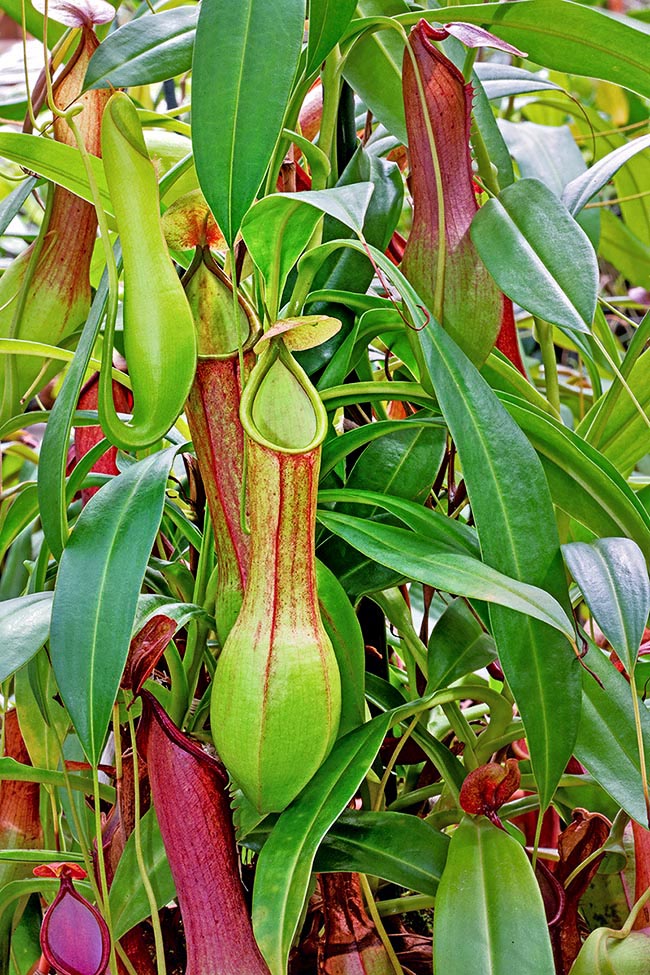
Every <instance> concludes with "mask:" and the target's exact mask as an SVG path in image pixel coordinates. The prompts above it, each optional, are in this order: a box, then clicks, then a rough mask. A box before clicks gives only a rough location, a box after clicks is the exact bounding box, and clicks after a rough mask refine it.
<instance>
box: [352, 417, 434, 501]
mask: <svg viewBox="0 0 650 975" xmlns="http://www.w3.org/2000/svg"><path fill="white" fill-rule="evenodd" d="M446 444H447V431H446V429H444V428H442V427H441V426H440V424H437V423H434V424H431V425H425V424H418V423H417V421H416V422H415V423H411V421H410V420H405V421H402V428H401V430H399V431H395V432H394V433H390V434H388V435H387V436H386V437H382V439H381V440H377V441H375V442H374V443H371V444H369V445H368V446H367V447H366V449H365V450H364V451H363V452H362V454H361V456H360V457H359V459H358V460H357V461H356V463H355V464H354V467H353V468H352V470H351V471H350V473H349V475H348V478H347V480H346V488H348V489H349V490H352V491H354V490H358V491H359V490H363V491H374V492H376V493H381V494H387V495H390V496H392V497H399V498H406V499H410V500H412V501H415V500H419V501H421V502H424V500H425V499H426V497H427V495H428V494H429V491H430V489H431V485H432V484H433V482H434V480H435V477H436V474H437V472H438V468H439V467H440V464H441V463H442V460H443V457H444V453H445V447H446ZM367 514H368V515H369V516H370V515H372V511H370V512H368V513H367Z"/></svg>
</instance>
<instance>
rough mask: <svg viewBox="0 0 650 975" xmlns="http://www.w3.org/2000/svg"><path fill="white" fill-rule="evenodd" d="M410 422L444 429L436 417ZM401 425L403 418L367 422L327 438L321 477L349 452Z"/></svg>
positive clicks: (402, 424)
mask: <svg viewBox="0 0 650 975" xmlns="http://www.w3.org/2000/svg"><path fill="white" fill-rule="evenodd" d="M410 423H412V424H416V425H422V426H424V427H426V426H437V427H439V428H440V429H441V430H442V429H444V427H443V424H442V423H441V421H440V420H439V419H437V418H430V417H426V418H423V419H422V420H419V419H416V420H411V421H410ZM403 427H404V421H403V420H379V421H377V422H376V423H367V424H366V425H365V426H362V427H356V428H355V429H353V430H348V431H347V432H346V433H343V434H341V435H340V436H336V437H332V438H331V439H330V440H327V441H326V442H325V443H324V444H323V453H322V458H321V479H322V478H323V477H324V476H325V474H329V472H330V471H331V470H333V469H334V468H335V467H336V466H337V464H339V463H340V462H341V461H342V460H344V459H345V457H347V456H348V455H349V454H351V453H354V452H355V451H357V450H359V449H360V448H361V447H365V446H366V445H367V444H369V443H372V442H373V441H374V440H379V439H381V438H382V437H385V436H387V435H388V434H390V433H397V432H398V431H400V430H402V429H403Z"/></svg>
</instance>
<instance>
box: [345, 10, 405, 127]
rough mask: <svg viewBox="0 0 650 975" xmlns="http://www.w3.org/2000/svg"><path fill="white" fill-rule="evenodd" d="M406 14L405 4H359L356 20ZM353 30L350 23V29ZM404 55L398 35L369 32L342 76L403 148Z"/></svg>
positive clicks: (353, 51)
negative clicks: (402, 82) (402, 84)
mask: <svg viewBox="0 0 650 975" xmlns="http://www.w3.org/2000/svg"><path fill="white" fill-rule="evenodd" d="M408 10H409V8H408V5H407V4H406V3H405V2H404V0H359V2H358V3H357V10H356V18H358V19H362V18H364V19H365V18H372V17H394V16H396V15H398V14H404V13H408ZM356 18H355V20H356ZM355 26H356V24H355V22H353V24H352V28H353V27H355ZM352 28H351V29H352ZM351 29H350V30H351ZM403 53H404V42H403V40H402V38H401V37H400V36H399V34H398V33H397V31H395V30H390V29H386V28H384V29H382V30H378V31H374V32H372V31H369V32H368V33H367V34H366V35H365V36H364V37H363V38H361V39H360V40H358V41H357V42H356V44H355V46H354V48H353V49H352V51H351V52H350V54H349V55H348V57H347V59H346V62H345V66H344V71H343V73H344V76H345V79H346V81H347V82H348V83H349V84H350V85H351V86H352V88H354V90H355V91H356V92H357V93H358V95H359V96H360V97H361V99H362V100H363V102H364V104H365V105H367V106H368V108H369V110H370V111H371V112H372V114H373V115H374V117H375V118H377V119H379V121H380V122H383V123H384V125H385V126H386V128H387V129H388V131H389V132H391V133H392V134H393V135H395V136H397V138H398V139H399V141H400V142H403V143H404V145H406V141H407V136H406V123H405V121H404V103H403V101H402V87H401V79H402V56H403Z"/></svg>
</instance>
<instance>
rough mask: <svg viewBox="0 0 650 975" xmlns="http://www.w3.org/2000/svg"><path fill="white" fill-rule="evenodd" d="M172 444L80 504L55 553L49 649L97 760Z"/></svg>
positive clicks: (88, 753)
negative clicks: (62, 544)
mask: <svg viewBox="0 0 650 975" xmlns="http://www.w3.org/2000/svg"><path fill="white" fill-rule="evenodd" d="M176 451H177V448H176V447H171V448H168V449H167V450H163V451H160V452H159V453H156V454H153V455H152V456H150V457H146V458H145V459H144V460H141V461H138V462H137V463H135V464H133V465H132V466H131V467H129V468H128V469H127V470H125V471H124V472H123V473H122V474H120V476H119V477H116V478H115V479H114V480H113V481H111V483H110V484H108V485H106V486H105V487H104V488H103V489H102V490H101V491H100V492H99V493H98V494H96V495H95V497H94V498H93V499H92V500H91V501H90V502H89V503H88V504H87V505H86V507H85V508H84V510H83V511H82V513H81V515H80V516H79V520H78V521H77V523H76V525H75V528H74V531H73V533H72V534H71V536H70V539H69V541H68V544H67V546H66V548H65V551H64V553H63V555H62V557H61V563H60V567H59V575H58V578H57V585H56V590H55V594H54V604H53V607H52V627H51V635H50V650H51V656H52V666H53V667H54V672H55V675H56V679H57V683H58V685H59V690H60V692H61V697H62V699H63V702H64V704H65V706H66V708H67V709H68V711H69V713H70V717H71V719H72V722H73V724H74V726H75V729H76V731H77V734H78V736H79V740H80V741H81V744H82V746H83V749H84V751H85V753H86V756H87V758H88V761H89V762H91V763H93V764H95V763H97V762H98V761H99V757H100V755H101V750H102V746H103V742H104V737H105V735H106V730H107V728H108V725H109V722H110V717H111V709H112V707H113V702H114V700H115V695H116V693H117V688H118V685H119V682H120V677H121V676H122V671H123V668H124V664H125V662H126V657H127V653H128V649H129V641H130V639H131V629H132V625H133V619H134V616H135V612H136V606H137V601H138V594H139V592H140V586H141V584H142V579H143V577H144V573H145V569H146V566H147V562H148V559H149V554H150V552H151V547H152V545H153V541H154V538H155V537H156V532H157V531H158V526H159V524H160V519H161V517H162V511H163V503H164V499H165V488H166V484H167V477H168V474H169V469H170V467H171V464H172V462H173V459H174V456H175V454H176Z"/></svg>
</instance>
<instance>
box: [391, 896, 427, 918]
mask: <svg viewBox="0 0 650 975" xmlns="http://www.w3.org/2000/svg"><path fill="white" fill-rule="evenodd" d="M434 904H435V899H434V898H433V897H429V895H428V894H413V895H412V896H411V897H394V898H392V899H391V900H385V901H381V902H380V903H379V904H377V912H378V913H379V914H380V916H381V917H391V916H392V915H394V914H406V913H407V912H408V911H426V910H427V908H430V907H433V906H434Z"/></svg>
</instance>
